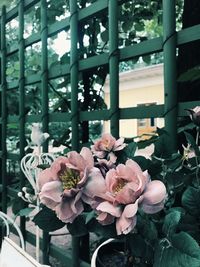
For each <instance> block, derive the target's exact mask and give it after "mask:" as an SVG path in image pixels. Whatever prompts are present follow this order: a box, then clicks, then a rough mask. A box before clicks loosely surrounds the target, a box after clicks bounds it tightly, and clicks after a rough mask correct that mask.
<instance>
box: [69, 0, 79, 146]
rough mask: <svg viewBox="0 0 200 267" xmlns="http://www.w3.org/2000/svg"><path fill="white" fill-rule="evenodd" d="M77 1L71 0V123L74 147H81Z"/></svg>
mask: <svg viewBox="0 0 200 267" xmlns="http://www.w3.org/2000/svg"><path fill="white" fill-rule="evenodd" d="M77 8H78V7H77V1H76V0H70V14H71V15H70V34H71V53H70V75H71V76H70V78H71V114H72V116H71V123H72V149H74V150H78V149H79V131H78V123H79V121H78V120H79V119H78V48H77V44H78V10H77Z"/></svg>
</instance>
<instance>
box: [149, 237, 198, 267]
mask: <svg viewBox="0 0 200 267" xmlns="http://www.w3.org/2000/svg"><path fill="white" fill-rule="evenodd" d="M169 266H170V267H179V266H183V267H199V266H200V248H199V245H198V243H197V242H196V241H195V240H194V239H193V238H192V237H191V236H190V235H188V234H187V233H185V232H180V233H178V234H174V235H173V236H172V238H171V240H168V239H166V238H164V239H162V240H160V242H159V245H158V246H157V248H156V251H155V255H154V265H153V267H169Z"/></svg>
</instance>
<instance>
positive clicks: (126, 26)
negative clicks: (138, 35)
mask: <svg viewBox="0 0 200 267" xmlns="http://www.w3.org/2000/svg"><path fill="white" fill-rule="evenodd" d="M132 27H133V21H131V20H126V21H125V22H124V23H123V24H122V29H123V31H125V32H128V31H130V30H131V28H132Z"/></svg>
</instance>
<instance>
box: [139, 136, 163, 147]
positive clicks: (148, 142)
mask: <svg viewBox="0 0 200 267" xmlns="http://www.w3.org/2000/svg"><path fill="white" fill-rule="evenodd" d="M158 138H159V137H158V136H157V135H153V136H152V137H151V138H149V139H146V140H141V141H139V142H138V143H137V145H138V149H144V148H146V147H147V146H150V145H151V144H154V143H155V142H156V141H157V140H158Z"/></svg>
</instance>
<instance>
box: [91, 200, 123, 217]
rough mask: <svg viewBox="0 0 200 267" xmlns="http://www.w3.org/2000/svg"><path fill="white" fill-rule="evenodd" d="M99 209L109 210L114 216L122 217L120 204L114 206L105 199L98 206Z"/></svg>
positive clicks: (102, 210)
mask: <svg viewBox="0 0 200 267" xmlns="http://www.w3.org/2000/svg"><path fill="white" fill-rule="evenodd" d="M96 209H97V210H98V211H101V212H107V213H109V214H111V215H112V216H114V217H120V215H121V209H120V207H118V206H114V205H112V204H111V203H109V202H107V201H104V202H102V203H100V204H99V205H98V206H97V208H96Z"/></svg>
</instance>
